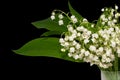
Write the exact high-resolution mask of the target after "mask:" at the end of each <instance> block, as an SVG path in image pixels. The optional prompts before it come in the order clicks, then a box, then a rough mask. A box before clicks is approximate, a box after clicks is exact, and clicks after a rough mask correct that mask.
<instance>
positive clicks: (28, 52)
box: [13, 37, 75, 61]
mask: <svg viewBox="0 0 120 80" xmlns="http://www.w3.org/2000/svg"><path fill="white" fill-rule="evenodd" d="M58 41H59V39H58V38H50V37H47V38H38V39H34V40H32V41H30V42H28V43H26V44H25V45H24V46H22V47H21V48H20V49H18V50H13V51H14V52H15V53H17V54H20V55H25V56H46V57H54V58H59V59H64V60H68V61H75V60H74V59H71V58H69V57H68V56H64V55H62V54H63V53H62V52H61V51H60V44H59V43H58Z"/></svg>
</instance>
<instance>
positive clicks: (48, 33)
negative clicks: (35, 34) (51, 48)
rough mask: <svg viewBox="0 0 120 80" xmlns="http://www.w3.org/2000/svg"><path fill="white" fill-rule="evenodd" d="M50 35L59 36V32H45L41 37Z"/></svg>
mask: <svg viewBox="0 0 120 80" xmlns="http://www.w3.org/2000/svg"><path fill="white" fill-rule="evenodd" d="M52 35H61V32H59V31H47V32H45V33H43V34H42V35H41V36H52Z"/></svg>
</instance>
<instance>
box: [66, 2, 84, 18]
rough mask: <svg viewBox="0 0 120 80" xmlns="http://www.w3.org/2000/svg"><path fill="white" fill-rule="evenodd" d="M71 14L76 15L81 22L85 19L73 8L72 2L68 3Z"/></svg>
mask: <svg viewBox="0 0 120 80" xmlns="http://www.w3.org/2000/svg"><path fill="white" fill-rule="evenodd" d="M68 6H69V10H70V12H71V13H72V14H73V15H75V16H76V17H77V18H78V19H79V20H82V19H83V17H82V16H81V15H80V14H79V13H78V12H77V11H76V10H75V9H73V7H72V6H71V4H70V2H68Z"/></svg>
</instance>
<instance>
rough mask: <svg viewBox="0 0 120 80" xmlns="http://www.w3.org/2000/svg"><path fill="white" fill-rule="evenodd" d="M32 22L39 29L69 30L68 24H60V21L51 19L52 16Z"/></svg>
mask: <svg viewBox="0 0 120 80" xmlns="http://www.w3.org/2000/svg"><path fill="white" fill-rule="evenodd" d="M32 24H33V25H34V26H35V27H36V28H38V29H40V28H45V29H47V30H50V31H59V32H64V31H66V30H67V28H66V26H64V25H61V26H59V25H58V22H56V21H54V20H51V19H50V18H47V19H44V20H40V21H36V22H32Z"/></svg>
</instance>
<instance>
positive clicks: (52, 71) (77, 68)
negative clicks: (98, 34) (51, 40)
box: [0, 0, 120, 80]
mask: <svg viewBox="0 0 120 80" xmlns="http://www.w3.org/2000/svg"><path fill="white" fill-rule="evenodd" d="M119 2H120V0H70V3H71V5H72V6H73V8H74V9H76V10H77V11H78V12H79V13H80V14H81V15H82V16H83V17H85V18H87V19H88V20H89V21H90V22H91V21H93V20H97V19H98V18H99V16H100V14H101V8H103V7H110V6H112V7H114V5H115V4H117V5H118V6H120V3H119ZM67 4H68V0H40V1H13V2H11V3H9V2H7V3H6V2H4V5H3V6H2V7H3V11H2V12H1V13H2V14H1V17H2V18H1V22H2V23H1V26H0V28H1V29H0V35H1V36H0V62H1V65H0V66H2V67H4V68H5V67H6V68H5V69H7V70H15V71H18V72H19V71H21V70H22V71H23V72H22V71H21V72H22V74H23V73H24V72H28V71H30V74H31V75H33V74H34V73H32V72H31V71H36V72H38V75H39V76H38V77H39V79H41V77H42V76H46V77H47V76H49V75H51V77H49V78H50V79H53V78H54V77H55V75H57V77H58V78H62V79H64V78H71V77H72V78H74V79H77V78H78V79H79V80H88V79H89V80H100V70H99V69H98V67H97V66H92V67H90V65H89V64H88V63H73V62H69V61H64V60H60V59H56V58H48V57H29V56H21V55H17V54H15V53H13V52H12V50H14V49H19V48H20V47H22V46H23V45H24V44H25V43H27V42H28V41H30V40H32V39H35V38H38V37H39V36H40V34H42V33H43V32H44V31H45V30H44V29H43V30H39V29H37V28H35V27H34V26H33V25H31V22H34V21H37V20H42V19H45V18H47V17H49V16H50V15H51V12H52V10H54V9H60V10H62V11H64V12H68V11H69V10H68V5H67ZM1 69H2V68H1ZM41 74H42V75H41ZM89 75H90V77H87V76H89ZM46 77H44V78H46ZM82 78H84V79H82ZM42 80H43V79H42Z"/></svg>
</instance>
